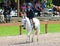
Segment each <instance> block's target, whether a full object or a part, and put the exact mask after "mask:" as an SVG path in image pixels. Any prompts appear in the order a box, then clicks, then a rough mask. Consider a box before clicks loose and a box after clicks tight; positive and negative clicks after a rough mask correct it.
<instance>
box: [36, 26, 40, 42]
mask: <svg viewBox="0 0 60 46" xmlns="http://www.w3.org/2000/svg"><path fill="white" fill-rule="evenodd" d="M36 31H37V42H38V41H39V33H40V27H38V28H37V30H36Z"/></svg>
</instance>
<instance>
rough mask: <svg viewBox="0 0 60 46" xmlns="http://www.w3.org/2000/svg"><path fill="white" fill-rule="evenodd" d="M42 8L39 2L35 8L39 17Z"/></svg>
mask: <svg viewBox="0 0 60 46" xmlns="http://www.w3.org/2000/svg"><path fill="white" fill-rule="evenodd" d="M41 11H42V8H41V7H40V1H37V2H36V3H35V6H34V12H35V13H37V16H40V12H41Z"/></svg>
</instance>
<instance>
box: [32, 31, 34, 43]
mask: <svg viewBox="0 0 60 46" xmlns="http://www.w3.org/2000/svg"><path fill="white" fill-rule="evenodd" d="M34 35H35V31H34V30H33V31H32V42H33V39H34Z"/></svg>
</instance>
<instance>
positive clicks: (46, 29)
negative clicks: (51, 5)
mask: <svg viewBox="0 0 60 46" xmlns="http://www.w3.org/2000/svg"><path fill="white" fill-rule="evenodd" d="M47 32H48V24H45V33H47Z"/></svg>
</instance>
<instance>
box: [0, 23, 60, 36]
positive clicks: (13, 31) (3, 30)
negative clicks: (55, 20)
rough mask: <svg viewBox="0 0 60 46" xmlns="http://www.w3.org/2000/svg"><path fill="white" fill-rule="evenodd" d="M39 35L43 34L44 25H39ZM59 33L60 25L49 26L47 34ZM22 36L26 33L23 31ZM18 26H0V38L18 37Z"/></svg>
mask: <svg viewBox="0 0 60 46" xmlns="http://www.w3.org/2000/svg"><path fill="white" fill-rule="evenodd" d="M40 27H41V28H40V30H41V32H40V33H41V34H43V33H45V25H44V24H41V26H40ZM55 32H60V24H49V25H48V33H55ZM22 33H23V34H27V31H26V30H24V29H23V31H22ZM19 34H20V32H19V26H8V27H7V26H0V36H13V35H19Z"/></svg>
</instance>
